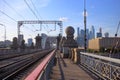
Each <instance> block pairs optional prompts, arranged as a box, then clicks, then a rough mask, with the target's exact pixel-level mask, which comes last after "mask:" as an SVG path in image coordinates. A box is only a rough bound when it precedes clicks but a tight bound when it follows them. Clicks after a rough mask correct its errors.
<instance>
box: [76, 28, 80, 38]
mask: <svg viewBox="0 0 120 80" xmlns="http://www.w3.org/2000/svg"><path fill="white" fill-rule="evenodd" d="M77 36H80V30H79V27H77Z"/></svg>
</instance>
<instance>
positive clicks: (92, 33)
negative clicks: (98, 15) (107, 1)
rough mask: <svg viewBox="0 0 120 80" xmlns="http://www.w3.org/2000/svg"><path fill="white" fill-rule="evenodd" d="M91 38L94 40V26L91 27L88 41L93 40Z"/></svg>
mask: <svg viewBox="0 0 120 80" xmlns="http://www.w3.org/2000/svg"><path fill="white" fill-rule="evenodd" d="M93 38H95V29H94V26H91V29H90V33H89V39H93Z"/></svg>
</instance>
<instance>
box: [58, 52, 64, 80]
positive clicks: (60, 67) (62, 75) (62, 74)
mask: <svg viewBox="0 0 120 80" xmlns="http://www.w3.org/2000/svg"><path fill="white" fill-rule="evenodd" d="M57 59H58V65H59V70H60V73H61V80H65V76H64V73H63V69H62V65H61V63H60V59H61V60H63V59H62V58H61V57H60V53H57Z"/></svg>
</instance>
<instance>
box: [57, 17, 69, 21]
mask: <svg viewBox="0 0 120 80" xmlns="http://www.w3.org/2000/svg"><path fill="white" fill-rule="evenodd" d="M59 20H60V21H64V22H65V21H68V18H67V17H61V18H59Z"/></svg>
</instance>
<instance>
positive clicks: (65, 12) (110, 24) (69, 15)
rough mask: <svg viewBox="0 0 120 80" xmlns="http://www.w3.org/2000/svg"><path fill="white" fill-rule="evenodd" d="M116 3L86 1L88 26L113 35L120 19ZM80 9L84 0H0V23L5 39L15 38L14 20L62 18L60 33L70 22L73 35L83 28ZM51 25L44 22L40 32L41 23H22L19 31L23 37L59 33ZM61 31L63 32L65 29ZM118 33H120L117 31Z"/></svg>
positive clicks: (113, 0) (0, 37) (118, 0)
mask: <svg viewBox="0 0 120 80" xmlns="http://www.w3.org/2000/svg"><path fill="white" fill-rule="evenodd" d="M25 2H27V3H28V4H29V5H30V7H31V8H32V10H33V13H34V14H36V15H37V16H35V15H34V14H33V13H32V12H31V10H30V9H29V7H28V6H27V4H26V3H25ZM32 3H33V4H34V5H33V4H32ZM108 3H109V4H108ZM119 3H120V0H104V1H97V0H86V9H87V28H90V27H91V26H92V25H93V26H94V27H95V31H96V32H98V31H99V27H101V28H102V29H103V33H105V32H108V33H109V36H113V37H114V34H115V32H116V29H117V25H118V22H119V21H120V20H119V19H120V15H119V14H120V10H119V7H120V5H119ZM83 11H84V0H77V1H73V0H69V1H68V0H66V1H65V0H60V1H58V0H19V1H16V0H12V1H9V0H0V23H1V24H4V25H5V26H6V36H7V37H6V39H7V40H12V38H13V37H17V21H20V20H38V19H37V18H39V19H40V20H62V21H63V27H64V28H63V32H64V31H65V28H66V27H67V26H69V25H71V26H73V27H74V29H75V36H76V35H77V27H80V29H84V24H83ZM5 14H7V15H8V16H9V17H8V16H6V15H5ZM26 26H27V27H26ZM54 28H55V25H49V27H48V26H46V25H44V26H43V27H42V31H40V30H39V29H40V25H24V26H22V28H21V33H22V34H24V35H25V37H26V39H27V38H31V37H32V38H35V36H36V35H37V34H38V33H47V34H49V35H53V34H54V35H55V36H56V35H58V34H59V33H58V32H59V26H57V28H56V29H57V30H56V31H52V30H54ZM50 31H51V32H50ZM119 33H120V30H119ZM63 34H64V35H65V32H64V33H63ZM118 36H120V35H119V34H118ZM3 40H4V27H3V26H0V41H3Z"/></svg>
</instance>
